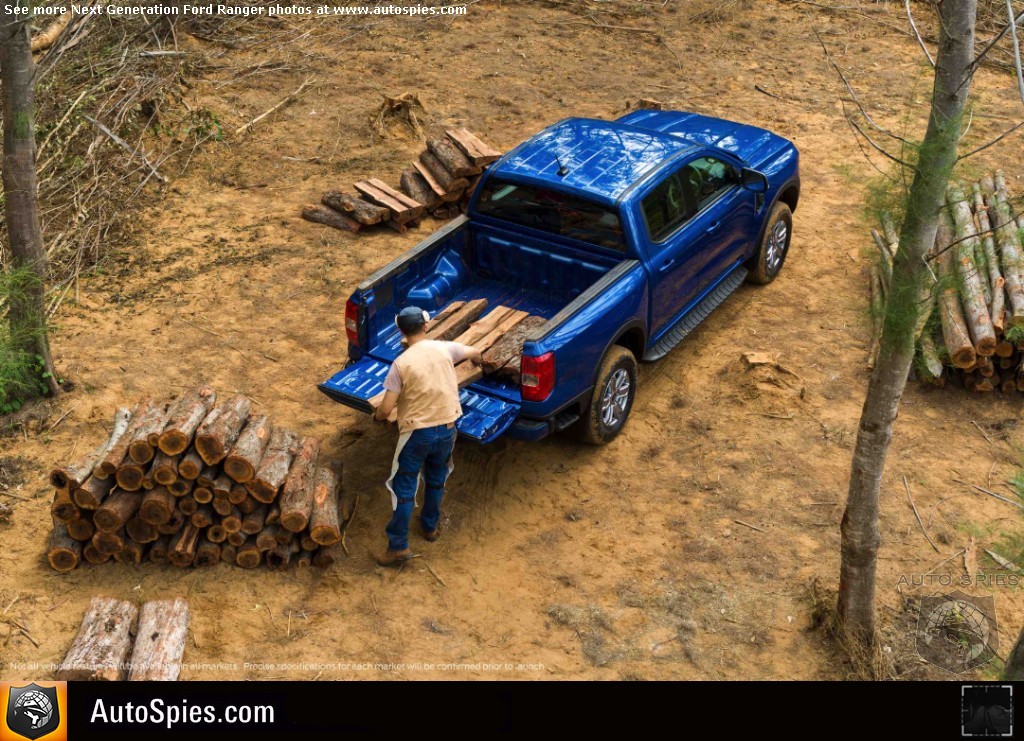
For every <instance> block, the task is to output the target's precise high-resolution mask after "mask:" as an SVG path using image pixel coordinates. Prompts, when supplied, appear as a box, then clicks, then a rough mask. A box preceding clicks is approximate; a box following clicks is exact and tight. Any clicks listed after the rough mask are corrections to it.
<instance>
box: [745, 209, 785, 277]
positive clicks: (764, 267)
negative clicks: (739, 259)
mask: <svg viewBox="0 0 1024 741" xmlns="http://www.w3.org/2000/svg"><path fill="white" fill-rule="evenodd" d="M792 238H793V212H792V211H790V210H789V206H787V205H786V204H785V203H782V202H781V201H779V202H778V203H776V204H775V206H774V207H773V208H772V212H771V214H769V216H768V226H766V227H765V230H764V236H763V237H762V238H761V245H760V246H759V247H758V250H757V253H755V255H754V258H753V260H752V261H751V266H750V274H749V275H748V276H747V279H748V280H749V281H750V282H751V283H760V284H762V285H764V284H765V283H771V282H772V281H773V280H775V276H777V275H778V274H779V271H780V270H782V265H783V263H785V262H786V255H787V254H788V253H789V242H790V240H791V239H792Z"/></svg>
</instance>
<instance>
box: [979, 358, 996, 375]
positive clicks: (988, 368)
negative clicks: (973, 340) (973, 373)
mask: <svg viewBox="0 0 1024 741" xmlns="http://www.w3.org/2000/svg"><path fill="white" fill-rule="evenodd" d="M975 370H977V371H978V373H980V374H981V375H982V376H983V377H984V378H991V377H992V376H993V375H994V374H995V372H996V369H995V366H994V365H993V364H992V358H990V357H989V356H987V355H979V356H978V360H977V362H976V363H975Z"/></svg>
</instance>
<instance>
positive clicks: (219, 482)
mask: <svg viewBox="0 0 1024 741" xmlns="http://www.w3.org/2000/svg"><path fill="white" fill-rule="evenodd" d="M234 486H235V484H234V483H232V481H231V477H230V476H228V475H227V474H226V473H222V474H221V475H220V476H218V477H217V478H215V479H214V480H213V498H214V499H223V500H224V501H227V500H228V497H229V496H230V495H231V489H232V488H234Z"/></svg>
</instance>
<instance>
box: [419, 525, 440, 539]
mask: <svg viewBox="0 0 1024 741" xmlns="http://www.w3.org/2000/svg"><path fill="white" fill-rule="evenodd" d="M440 537H441V526H440V525H438V526H437V527H435V528H434V529H433V530H426V529H424V530H423V539H424V540H425V541H427V542H428V543H433V542H434V541H435V540H437V539H438V538H440Z"/></svg>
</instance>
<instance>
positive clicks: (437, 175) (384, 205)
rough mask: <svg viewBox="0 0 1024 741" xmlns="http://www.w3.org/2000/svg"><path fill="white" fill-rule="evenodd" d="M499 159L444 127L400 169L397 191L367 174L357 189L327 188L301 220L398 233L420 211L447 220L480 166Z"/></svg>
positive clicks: (474, 139)
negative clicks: (443, 129) (376, 228)
mask: <svg viewBox="0 0 1024 741" xmlns="http://www.w3.org/2000/svg"><path fill="white" fill-rule="evenodd" d="M499 157H501V152H499V151H498V150H497V149H494V148H493V147H491V146H490V145H488V144H485V143H484V142H483V141H482V140H481V139H480V138H479V137H478V136H476V135H475V134H473V133H472V132H470V131H467V130H466V129H448V130H447V131H445V135H444V136H439V137H434V138H430V139H428V140H427V148H426V149H424V150H423V152H421V153H420V156H419V159H418V160H417V161H415V162H413V163H412V164H411V165H410V166H409V167H408V168H406V169H405V170H403V171H402V176H401V180H400V186H399V188H400V189H398V190H396V189H394V188H392V187H391V186H389V185H388V184H387V183H385V182H383V181H381V180H379V179H377V178H369V179H367V180H360V181H359V182H358V183H355V184H354V185H353V187H354V188H355V190H356V191H357V193H355V194H352V193H344V192H342V191H339V190H328V191H326V192H325V193H324V194H323V196H321V198H320V203H319V204H309V205H306V206H304V207H303V209H302V218H304V219H306V220H307V221H312V222H314V223H317V224H324V225H325V226H330V227H334V228H335V229H342V230H345V231H350V232H359V231H360V230H361V229H362V228H363V227H366V226H375V225H384V226H388V227H390V228H392V229H395V230H396V231H398V232H399V233H402V234H404V233H405V231H406V230H407V229H409V228H410V227H415V226H418V225H419V223H420V220H421V219H422V218H423V216H425V215H426V214H428V213H429V214H430V215H431V216H433V217H434V218H437V219H451V218H454V217H455V216H458V215H459V214H460V213H462V211H463V209H464V208H465V206H466V204H467V203H469V198H470V196H471V195H472V194H473V189H474V188H475V187H476V184H477V182H478V181H479V180H480V175H481V173H482V172H483V170H484V168H485V167H487V166H488V165H489V164H491V163H492V162H494V161H495V160H497V159H498V158H499Z"/></svg>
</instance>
